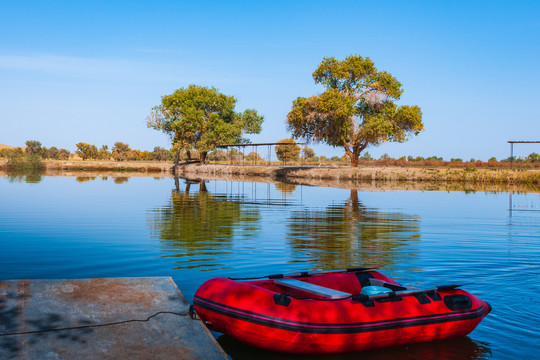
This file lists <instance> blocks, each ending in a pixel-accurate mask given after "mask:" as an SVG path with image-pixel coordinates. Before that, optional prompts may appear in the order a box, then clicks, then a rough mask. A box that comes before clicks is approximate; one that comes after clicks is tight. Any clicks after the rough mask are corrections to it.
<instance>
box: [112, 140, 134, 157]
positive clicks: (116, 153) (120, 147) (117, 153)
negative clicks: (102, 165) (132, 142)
mask: <svg viewBox="0 0 540 360" xmlns="http://www.w3.org/2000/svg"><path fill="white" fill-rule="evenodd" d="M111 155H112V157H113V159H114V160H116V161H128V160H130V159H131V148H130V147H129V145H128V144H124V143H123V142H120V141H118V142H115V143H114V146H113V148H112V153H111Z"/></svg>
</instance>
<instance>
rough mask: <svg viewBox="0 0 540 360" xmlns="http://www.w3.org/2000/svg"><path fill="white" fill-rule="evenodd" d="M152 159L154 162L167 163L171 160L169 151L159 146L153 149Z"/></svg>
mask: <svg viewBox="0 0 540 360" xmlns="http://www.w3.org/2000/svg"><path fill="white" fill-rule="evenodd" d="M152 158H153V160H155V161H167V160H170V158H171V153H170V151H169V150H167V149H165V148H162V147H160V146H156V147H154V151H153V152H152Z"/></svg>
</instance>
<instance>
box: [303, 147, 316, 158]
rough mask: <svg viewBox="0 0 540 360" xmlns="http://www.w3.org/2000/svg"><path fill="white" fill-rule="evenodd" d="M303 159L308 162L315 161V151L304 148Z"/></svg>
mask: <svg viewBox="0 0 540 360" xmlns="http://www.w3.org/2000/svg"><path fill="white" fill-rule="evenodd" d="M302 157H303V158H304V159H305V160H308V161H309V160H313V159H315V151H314V150H313V149H312V148H310V147H308V146H307V145H306V146H304V147H303V148H302Z"/></svg>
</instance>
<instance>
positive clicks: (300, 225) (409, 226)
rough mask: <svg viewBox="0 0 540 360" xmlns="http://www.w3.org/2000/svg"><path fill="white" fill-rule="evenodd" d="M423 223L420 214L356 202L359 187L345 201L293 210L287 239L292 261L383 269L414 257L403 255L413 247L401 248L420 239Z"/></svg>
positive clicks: (324, 265)
mask: <svg viewBox="0 0 540 360" xmlns="http://www.w3.org/2000/svg"><path fill="white" fill-rule="evenodd" d="M419 221H420V220H419V218H418V217H416V216H408V215H406V214H403V213H397V212H380V211H377V210H375V209H368V208H366V207H364V206H363V205H362V204H361V203H360V201H359V200H358V192H357V190H351V196H350V198H349V200H348V201H347V202H345V203H341V204H333V205H330V206H328V207H327V208H326V209H324V210H312V209H305V210H301V211H296V212H294V213H293V214H292V216H291V218H290V219H289V220H288V224H287V227H288V234H287V237H288V241H289V243H290V246H291V248H292V250H293V259H294V261H299V262H304V261H309V262H311V263H313V265H314V266H316V267H318V268H322V269H335V268H346V267H350V266H352V265H362V266H372V267H377V268H380V267H384V266H391V265H393V264H395V263H397V262H398V261H403V260H410V258H409V259H404V258H407V257H410V256H411V255H412V254H411V253H410V252H411V250H412V249H410V248H407V249H406V250H404V249H403V246H404V245H405V244H408V243H410V242H411V241H414V240H418V239H419V238H420V234H419V230H420V229H419ZM402 249H403V250H402ZM405 251H406V252H405Z"/></svg>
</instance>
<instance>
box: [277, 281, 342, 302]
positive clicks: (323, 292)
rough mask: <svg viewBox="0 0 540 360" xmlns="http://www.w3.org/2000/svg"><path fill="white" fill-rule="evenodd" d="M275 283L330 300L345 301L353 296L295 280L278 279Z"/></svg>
mask: <svg viewBox="0 0 540 360" xmlns="http://www.w3.org/2000/svg"><path fill="white" fill-rule="evenodd" d="M274 283H275V284H277V285H280V286H283V287H288V288H291V289H296V290H301V291H304V292H307V293H310V294H315V295H319V296H322V297H325V298H328V299H344V298H348V297H350V296H351V294H349V293H346V292H343V291H339V290H334V289H330V288H327V287H324V286H319V285H315V284H310V283H307V282H305V281H300V280H295V279H276V280H274Z"/></svg>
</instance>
